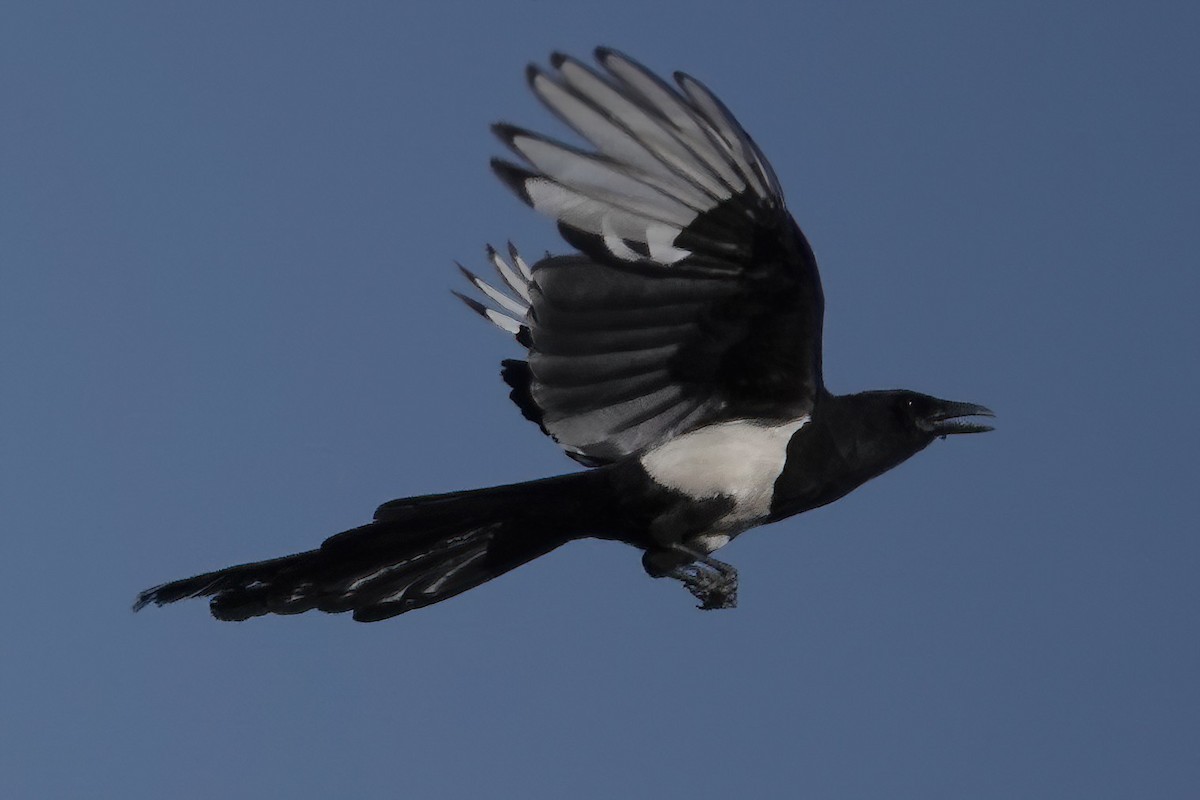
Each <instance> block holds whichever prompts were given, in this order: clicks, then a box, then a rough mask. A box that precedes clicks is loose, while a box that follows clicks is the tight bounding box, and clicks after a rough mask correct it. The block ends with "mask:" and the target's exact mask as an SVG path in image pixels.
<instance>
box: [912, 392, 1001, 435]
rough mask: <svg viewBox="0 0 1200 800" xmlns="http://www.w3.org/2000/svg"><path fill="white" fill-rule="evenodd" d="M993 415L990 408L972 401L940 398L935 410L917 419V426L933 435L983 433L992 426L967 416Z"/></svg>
mask: <svg viewBox="0 0 1200 800" xmlns="http://www.w3.org/2000/svg"><path fill="white" fill-rule="evenodd" d="M995 416H996V415H995V414H993V413H992V412H991V410H990V409H988V408H984V407H983V406H978V405H975V404H974V403H956V402H954V401H952V400H942V401H941V404H940V405H939V406H938V408H937V409H936V410H935V411H933V412H931V413H929V414H926V415H925V416H924V417H922V418H921V419H919V420H917V426H918V427H920V428H921V430H924V431H927V432H929V433H932V434H933V435H934V436H945V435H947V434H951V433H984V432H986V431H990V430H992V426H991V425H982V424H980V423H979V422H977V421H974V420H971V419H969V418H970V417H995Z"/></svg>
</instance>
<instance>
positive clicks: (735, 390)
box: [134, 48, 993, 622]
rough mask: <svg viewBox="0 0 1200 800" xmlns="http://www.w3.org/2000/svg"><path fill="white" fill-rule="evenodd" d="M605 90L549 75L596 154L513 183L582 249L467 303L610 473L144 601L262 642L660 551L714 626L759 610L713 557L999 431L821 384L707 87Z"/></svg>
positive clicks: (417, 513) (784, 252) (366, 529)
mask: <svg viewBox="0 0 1200 800" xmlns="http://www.w3.org/2000/svg"><path fill="white" fill-rule="evenodd" d="M595 58H596V62H597V66H596V67H592V66H589V65H587V64H585V63H583V62H581V61H579V60H576V59H573V58H571V57H568V56H565V55H561V54H557V53H556V54H554V55H553V56H552V57H551V59H550V67H549V68H548V69H546V68H542V67H538V66H537V65H530V66H529V68H528V70H527V79H528V83H529V86H530V88H531V89H532V91H533V93H534V94H535V95H536V96H537V98H538V99H539V100H540V101H541V102H542V103H543V104H544V105H545V106H546V107H548V108H549V109H550V111H551V112H553V113H554V114H555V115H556V116H557V117H559V118H560V119H561V120H562V121H563V122H565V123H566V124H567V126H569V127H570V128H572V129H573V130H574V131H575V132H576V133H578V134H579V136H580V137H582V139H583V140H585V141H586V142H587V143H588V144H589V145H590V148H589V147H579V146H576V145H572V144H567V143H564V142H562V141H558V140H556V139H553V138H549V137H546V136H543V135H540V134H537V133H534V132H531V131H529V130H526V129H524V128H520V127H517V126H514V125H510V124H503V123H502V124H497V125H495V126H494V127H493V130H494V132H495V134H496V135H497V136H498V137H499V138H500V140H501V141H502V142H503V143H504V144H505V145H506V146H507V147H508V148H509V149H510V150H511V151H512V153H513V154H514V155H515V157H516V158H515V159H514V160H513V161H506V160H503V159H494V160H493V161H492V168H493V170H494V171H495V173H496V175H497V176H498V177H499V178H500V179H501V180H502V181H503V182H504V183H505V184H506V185H507V186H508V187H509V188H510V189H511V190H512V191H513V192H514V193H515V194H516V195H517V196H518V197H519V198H520V199H521V200H523V201H524V202H525V203H526V204H528V205H530V206H532V207H533V208H534V209H536V210H537V211H539V212H542V213H544V214H546V215H548V216H550V217H551V218H552V219H554V220H555V221H556V222H557V225H558V230H559V232H560V234H561V235H562V237H563V239H564V240H565V241H566V243H567V244H568V245H569V246H570V247H571V248H572V249H573V252H571V253H570V254H568V255H549V254H547V256H546V257H545V258H542V259H540V260H538V261H536V263H534V264H533V265H532V266H530V265H529V264H528V263H527V261H526V260H525V259H524V258H522V257H521V255H520V253H519V252H518V251H517V250H516V248H514V247H513V246H512V245H511V244H510V245H509V247H508V250H507V254H506V255H502V254H501V253H499V252H497V251H496V250H495V249H493V248H491V247H489V248H488V250H487V253H488V260H489V261H490V262H491V264H492V265H493V266H494V268H495V270H496V272H497V275H498V280H495V281H493V282H492V283H488V282H486V281H484V280H483V279H481V278H480V277H478V276H477V275H476V274H474V273H472V272H470V271H469V270H467V269H465V268H462V267H461V265H460V269H462V271H463V274H464V275H465V276H466V279H467V281H469V283H470V284H471V285H472V286H473V287H474V289H475V290H476V291H477V292H478V299H476V298H472V297H468V296H466V295H463V294H459V293H457V292H456V294H458V296H459V297H460V298H461V299H462V300H464V301H465V302H466V304H467V305H468V306H469V307H470V308H471V309H473V310H474V311H475V312H477V313H478V314H479V315H481V316H483V317H484V318H486V319H487V320H489V321H491V322H492V323H494V324H495V325H496V326H497V327H499V328H500V329H502V330H503V331H506V332H507V333H509V334H511V335H513V336H514V337H515V339H516V341H517V342H518V344H519V345H520V346H521V348H523V350H524V353H523V355H524V358H521V359H511V360H506V361H504V362H503V364H502V370H501V375H502V377H503V379H504V381H505V383H506V384H507V385H508V387H509V389H510V390H511V393H510V396H511V398H512V400H513V401H514V402H515V404H516V405H517V407H518V408H519V409H520V411H521V412H522V414H523V415H524V416H525V417H526V418H528V419H529V420H530V421H532V422H534V423H536V424H537V425H538V426H539V427H540V428H541V430H542V431H543V432H544V433H545V434H547V435H548V436H550V437H551V438H553V439H554V441H556V442H557V443H558V444H559V445H560V446H561V447H562V448H563V450H565V451H566V453H567V455H569V456H570V457H571V458H573V459H575V460H576V461H577V462H579V463H580V464H582V465H584V466H586V467H588V468H589V469H586V470H582V471H577V472H574V473H569V474H565V475H559V476H557V477H551V478H545V479H542V480H534V481H529V482H525V483H516V484H511V485H506V486H496V487H491V488H484V489H476V490H470V491H459V492H451V493H449V494H435V495H425V496H420V497H406V498H401V499H398V500H392V501H391V502H388V503H384V504H383V505H382V506H380V507H379V508H378V510H377V511H376V512H375V515H374V519H373V520H372V521H371V522H370V523H368V524H366V525H363V526H361V527H358V528H354V529H352V530H348V531H345V532H342V533H338V534H336V535H334V536H332V537H330V538H328V539H326V540H325V541H324V542H323V543H322V544H321V545H320V547H318V548H316V549H314V550H308V551H306V552H301V553H296V554H294V555H288V556H283V557H282V558H275V559H271V560H267V561H259V562H255V563H249V564H242V565H239V566H233V567H228V568H226V569H220V570H217V571H215V572H207V573H204V574H203V575H197V576H195V577H192V578H185V579H183V580H178V581H173V582H171V583H164V584H162V585H160V586H155V587H153V588H151V589H147V590H146V591H144V592H142V593H141V594H140V595H139V596H138V598H137V601H136V604H135V605H134V609H135V610H138V609H141V608H143V607H145V606H146V605H149V604H152V603H153V604H156V605H160V606H161V605H164V604H167V603H173V602H175V601H177V600H182V599H184V598H190V597H201V596H206V597H210V598H211V600H210V607H211V611H212V615H213V616H214V617H216V618H217V619H220V620H244V619H248V618H250V617H255V616H260V615H263V614H294V613H298V612H302V611H308V610H310V609H319V610H321V611H325V612H331V613H337V612H347V611H348V612H350V613H351V614H352V616H353V618H354V619H356V620H359V621H365V622H370V621H375V620H382V619H385V618H388V617H393V616H395V615H397V614H402V613H404V612H406V611H410V610H412V609H415V608H421V607H423V606H428V605H431V604H433V603H437V602H440V601H442V600H445V599H447V598H449V597H453V596H455V595H457V594H459V593H460V592H464V591H466V590H468V589H471V588H473V587H475V586H478V585H480V584H482V583H484V582H486V581H489V580H491V579H492V578H495V577H497V576H499V575H502V574H504V573H506V572H508V571H509V570H512V569H514V568H515V567H518V566H520V565H522V564H525V563H527V562H529V561H532V560H533V559H535V558H537V557H539V556H542V555H545V554H546V553H549V552H550V551H552V550H554V549H555V548H557V547H560V546H561V545H564V544H566V543H567V542H570V541H572V540H576V539H583V538H589V537H590V538H598V539H606V540H614V541H619V542H624V543H626V544H629V545H632V546H634V547H636V548H638V549H640V550H641V551H642V553H643V555H642V565H643V567H644V569H645V571H646V572H647V573H649V574H650V575H651V576H653V577H656V578H663V577H669V578H673V579H676V580H678V581H680V582H681V583H682V584H683V585H684V586H685V587H686V588H687V589H688V590H689V591H690V592H691V594H692V595H693V596H694V597H695V599H696V600H697V601H698V602H699V607H700V608H704V609H718V608H732V607H734V606H735V605H736V603H737V585H738V579H737V571H736V570H735V569H734V568H733V567H732V566H730V565H729V564H726V563H724V562H722V561H718V560H717V559H716V558H714V557H713V553H714V552H716V551H717V550H718V549H719V548H721V547H723V546H724V545H726V544H728V543H729V541H730V540H732V539H733V538H734V537H736V536H738V535H739V534H741V533H742V532H744V531H746V530H748V529H750V528H753V527H756V526H759V525H764V524H767V523H771V522H776V521H778V520H781V519H784V518H786V517H790V516H792V515H794V514H799V513H801V512H803V511H808V510H809V509H813V508H817V507H818V506H823V505H825V504H827V503H830V502H833V501H834V500H837V499H838V498H840V497H842V496H843V495H845V494H846V493H848V492H850V491H851V490H853V489H855V488H857V487H858V486H861V485H862V484H863V483H865V482H866V481H868V480H870V479H871V478H874V477H875V476H877V475H880V474H882V473H884V472H886V471H888V470H889V469H891V468H892V467H894V466H896V465H897V464H899V463H901V462H902V461H905V460H906V459H908V458H909V457H910V456H912V455H914V454H915V453H917V452H919V451H921V450H922V449H924V448H925V447H926V446H927V445H929V444H930V443H931V442H932V441H933V440H934V439H936V438H939V437H943V438H944V437H945V436H946V435H949V434H962V433H978V432H983V431H988V430H991V427H990V426H988V425H984V424H981V423H980V421H979V420H977V419H975V418H977V417H991V416H993V414H992V412H991V411H989V410H988V409H987V408H985V407H983V406H980V405H975V404H973V403H962V402H953V401H948V400H939V399H937V398H935V397H931V396H929V395H925V394H919V393H916V392H912V391H903V390H895V391H867V392H859V393H857V394H845V395H835V394H831V393H830V392H829V391H828V390H826V388H825V385H824V382H823V380H822V374H821V328H822V321H823V316H824V297H823V294H822V290H821V281H820V277H819V275H818V273H817V263H816V260H815V258H814V257H813V251H812V248H811V247H810V246H809V243H808V241H807V240H806V239H805V237H804V234H803V233H802V232H801V231H800V228H799V227H798V226H797V224H796V222H795V221H794V220H793V219H792V217H791V215H790V214H789V212H788V211H787V208H786V206H785V204H784V198H783V191H782V189H781V188H780V185H779V181H778V179H777V178H776V175H775V173H774V171H773V170H772V168H771V166H770V165H769V164H768V163H767V160H766V159H765V158H764V157H763V154H762V152H761V151H760V150H759V148H758V146H757V145H756V144H755V143H754V141H753V140H752V139H751V138H750V136H749V135H748V134H747V133H746V132H745V131H744V130H743V129H742V127H741V125H740V124H738V122H737V120H736V119H734V117H733V115H732V114H731V113H730V112H729V110H728V109H727V108H726V107H725V105H724V104H723V103H722V102H721V101H720V100H719V99H717V97H716V96H715V95H713V93H712V92H710V91H709V90H708V89H707V88H705V86H704V85H703V84H702V83H700V82H699V81H697V80H696V79H694V78H692V77H691V76H689V75H687V74H684V73H675V75H674V78H675V84H674V85H671V84H669V83H668V82H667V81H665V80H663V79H661V78H659V77H658V76H656V75H655V74H654V73H652V72H650V71H649V70H648V69H646V68H645V67H643V66H642V65H640V64H639V63H638V62H636V61H634V60H632V59H630V58H628V57H627V56H625V55H623V54H621V53H619V52H617V51H615V50H612V49H608V48H599V49H598V50H596V52H595Z"/></svg>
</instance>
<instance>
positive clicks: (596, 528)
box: [133, 469, 612, 622]
mask: <svg viewBox="0 0 1200 800" xmlns="http://www.w3.org/2000/svg"><path fill="white" fill-rule="evenodd" d="M609 499H610V498H609V489H608V481H607V476H606V475H605V474H604V470H602V469H599V470H591V471H588V472H579V473H574V474H571V475H561V476H559V477H556V478H546V479H544V480H539V481H530V482H528V483H517V484H512V485H509V486H497V487H494V488H490V489H477V490H474V491H466V492H454V493H451V494H439V495H426V496H424V497H409V498H404V499H400V500H393V501H391V502H390V503H385V504H384V505H382V506H380V507H379V509H378V510H377V511H376V512H375V521H374V522H372V523H371V524H369V525H364V526H362V527H361V528H354V529H353V530H349V531H345V532H343V533H339V534H336V535H334V536H331V537H329V538H328V539H326V540H325V542H324V543H323V544H322V545H321V547H320V548H318V549H316V550H309V551H307V552H304V553H296V554H295V555H290V556H284V557H283V558H274V559H271V560H269V561H258V562H255V563H253V564H241V565H239V566H236V567H228V568H226V569H222V570H217V571H216V572H208V573H205V574H203V575H197V576H195V577H194V578H185V579H183V580H179V581H173V582H171V583H164V584H162V585H161V586H155V587H154V588H152V589H147V590H146V591H144V592H142V593H141V594H140V595H138V598H137V602H136V603H134V606H133V609H134V611H138V610H140V609H142V608H144V607H145V606H147V605H149V604H151V603H154V604H155V605H160V606H161V605H165V604H167V603H174V602H175V601H177V600H184V599H186V598H189V597H212V600H211V601H210V607H211V609H212V615H213V616H214V617H216V618H217V619H220V620H244V619H249V618H250V617H257V616H261V615H263V614H298V613H300V612H302V611H309V610H311V609H314V608H315V609H319V610H321V611H326V612H329V613H339V612H344V611H350V612H353V615H354V619H356V620H359V621H360V622H374V621H376V620H381V619H387V618H388V617H394V616H395V615H397V614H403V613H404V612H405V611H410V610H412V609H414V608H421V607H423V606H427V605H431V604H433V603H437V602H440V601H442V600H445V599H446V598H448V597H453V596H454V595H456V594H459V593H460V592H465V591H466V590H467V589H471V588H474V587H475V586H478V585H479V584H481V583H484V582H486V581H489V580H491V579H492V578H495V577H497V576H499V575H503V574H504V573H505V572H508V571H509V570H511V569H514V568H516V567H519V566H521V565H522V564H525V563H527V562H529V561H532V560H533V559H535V558H537V557H538V556H541V555H545V554H546V553H549V552H550V551H551V550H553V549H554V548H556V547H558V546H560V545H562V544H565V543H566V542H568V541H570V540H571V539H575V538H579V537H581V536H585V535H588V534H593V533H595V534H602V533H603V529H604V527H605V526H604V523H603V520H604V519H605V517H606V516H607V515H608V512H609V510H610V509H611V507H612V505H611V503H610V502H609Z"/></svg>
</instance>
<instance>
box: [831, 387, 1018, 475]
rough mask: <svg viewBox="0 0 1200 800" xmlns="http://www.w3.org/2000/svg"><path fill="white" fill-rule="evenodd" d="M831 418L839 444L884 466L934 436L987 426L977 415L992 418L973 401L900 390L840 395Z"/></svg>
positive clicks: (861, 459)
mask: <svg viewBox="0 0 1200 800" xmlns="http://www.w3.org/2000/svg"><path fill="white" fill-rule="evenodd" d="M840 399H841V400H842V402H841V403H840V404H839V405H840V406H841V408H839V409H838V413H837V416H838V417H839V418H840V419H838V420H837V422H838V423H840V424H838V426H837V427H838V428H839V429H840V431H841V436H839V439H840V440H841V442H842V446H843V447H845V448H848V449H849V450H850V451H851V452H853V453H855V454H856V455H855V456H853V457H854V458H855V459H856V460H858V461H859V462H860V463H863V464H864V465H865V464H868V463H869V464H874V465H876V467H877V468H878V467H882V468H884V469H889V468H890V467H892V466H894V465H895V464H898V463H899V462H900V461H903V460H904V459H906V458H908V457H909V456H911V455H913V454H915V453H917V452H919V451H921V450H923V449H925V447H926V446H928V445H929V443H930V442H932V441H933V440H934V439H937V438H939V437H945V436H949V435H951V434H958V433H983V432H985V431H990V430H992V426H991V425H985V424H982V423H981V422H980V421H979V419H978V418H979V417H994V416H995V414H993V413H992V412H991V410H989V409H987V408H985V407H983V406H981V405H976V404H975V403H961V402H958V401H955V400H942V399H939V398H937V397H930V396H929V395H927V394H921V393H920V392H910V391H908V390H904V389H897V390H892V391H876V392H860V393H858V394H852V395H843V396H842V398H840Z"/></svg>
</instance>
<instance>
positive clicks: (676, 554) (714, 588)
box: [643, 543, 738, 611]
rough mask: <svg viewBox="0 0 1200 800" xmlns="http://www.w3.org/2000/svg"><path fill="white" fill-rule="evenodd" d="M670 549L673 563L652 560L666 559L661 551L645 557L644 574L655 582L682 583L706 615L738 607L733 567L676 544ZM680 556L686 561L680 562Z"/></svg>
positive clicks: (735, 574)
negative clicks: (660, 555) (660, 580)
mask: <svg viewBox="0 0 1200 800" xmlns="http://www.w3.org/2000/svg"><path fill="white" fill-rule="evenodd" d="M669 547H670V560H671V561H673V562H674V563H672V564H669V565H668V564H663V563H662V561H663V560H664V559H660V558H655V557H654V556H656V555H659V554H662V555H667V554H665V553H662V551H659V553H657V554H652V553H647V554H646V558H645V559H643V562H644V564H645V567H646V571H647V572H649V573H650V574H651V575H653V576H654V577H656V578H674V579H675V580H677V581H679V582H680V583H682V584H683V585H684V587H685V588H686V589H687V590H688V591H689V592H691V593H692V596H693V597H695V598H696V599H697V600H699V601H700V605H699V606H698V608H702V609H704V610H705V611H709V610H712V609H717V608H736V607H737V586H738V574H737V570H736V569H734V568H733V566H732V565H730V564H726V563H725V562H724V561H718V560H717V559H715V558H712V557H711V556H708V555H705V554H704V553H701V552H699V551H697V550H693V549H692V548H690V547H687V546H685V545H682V544H679V543H672V544H671V545H669ZM681 556H682V557H683V558H686V559H687V560H686V561H681V560H680V557H681Z"/></svg>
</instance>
